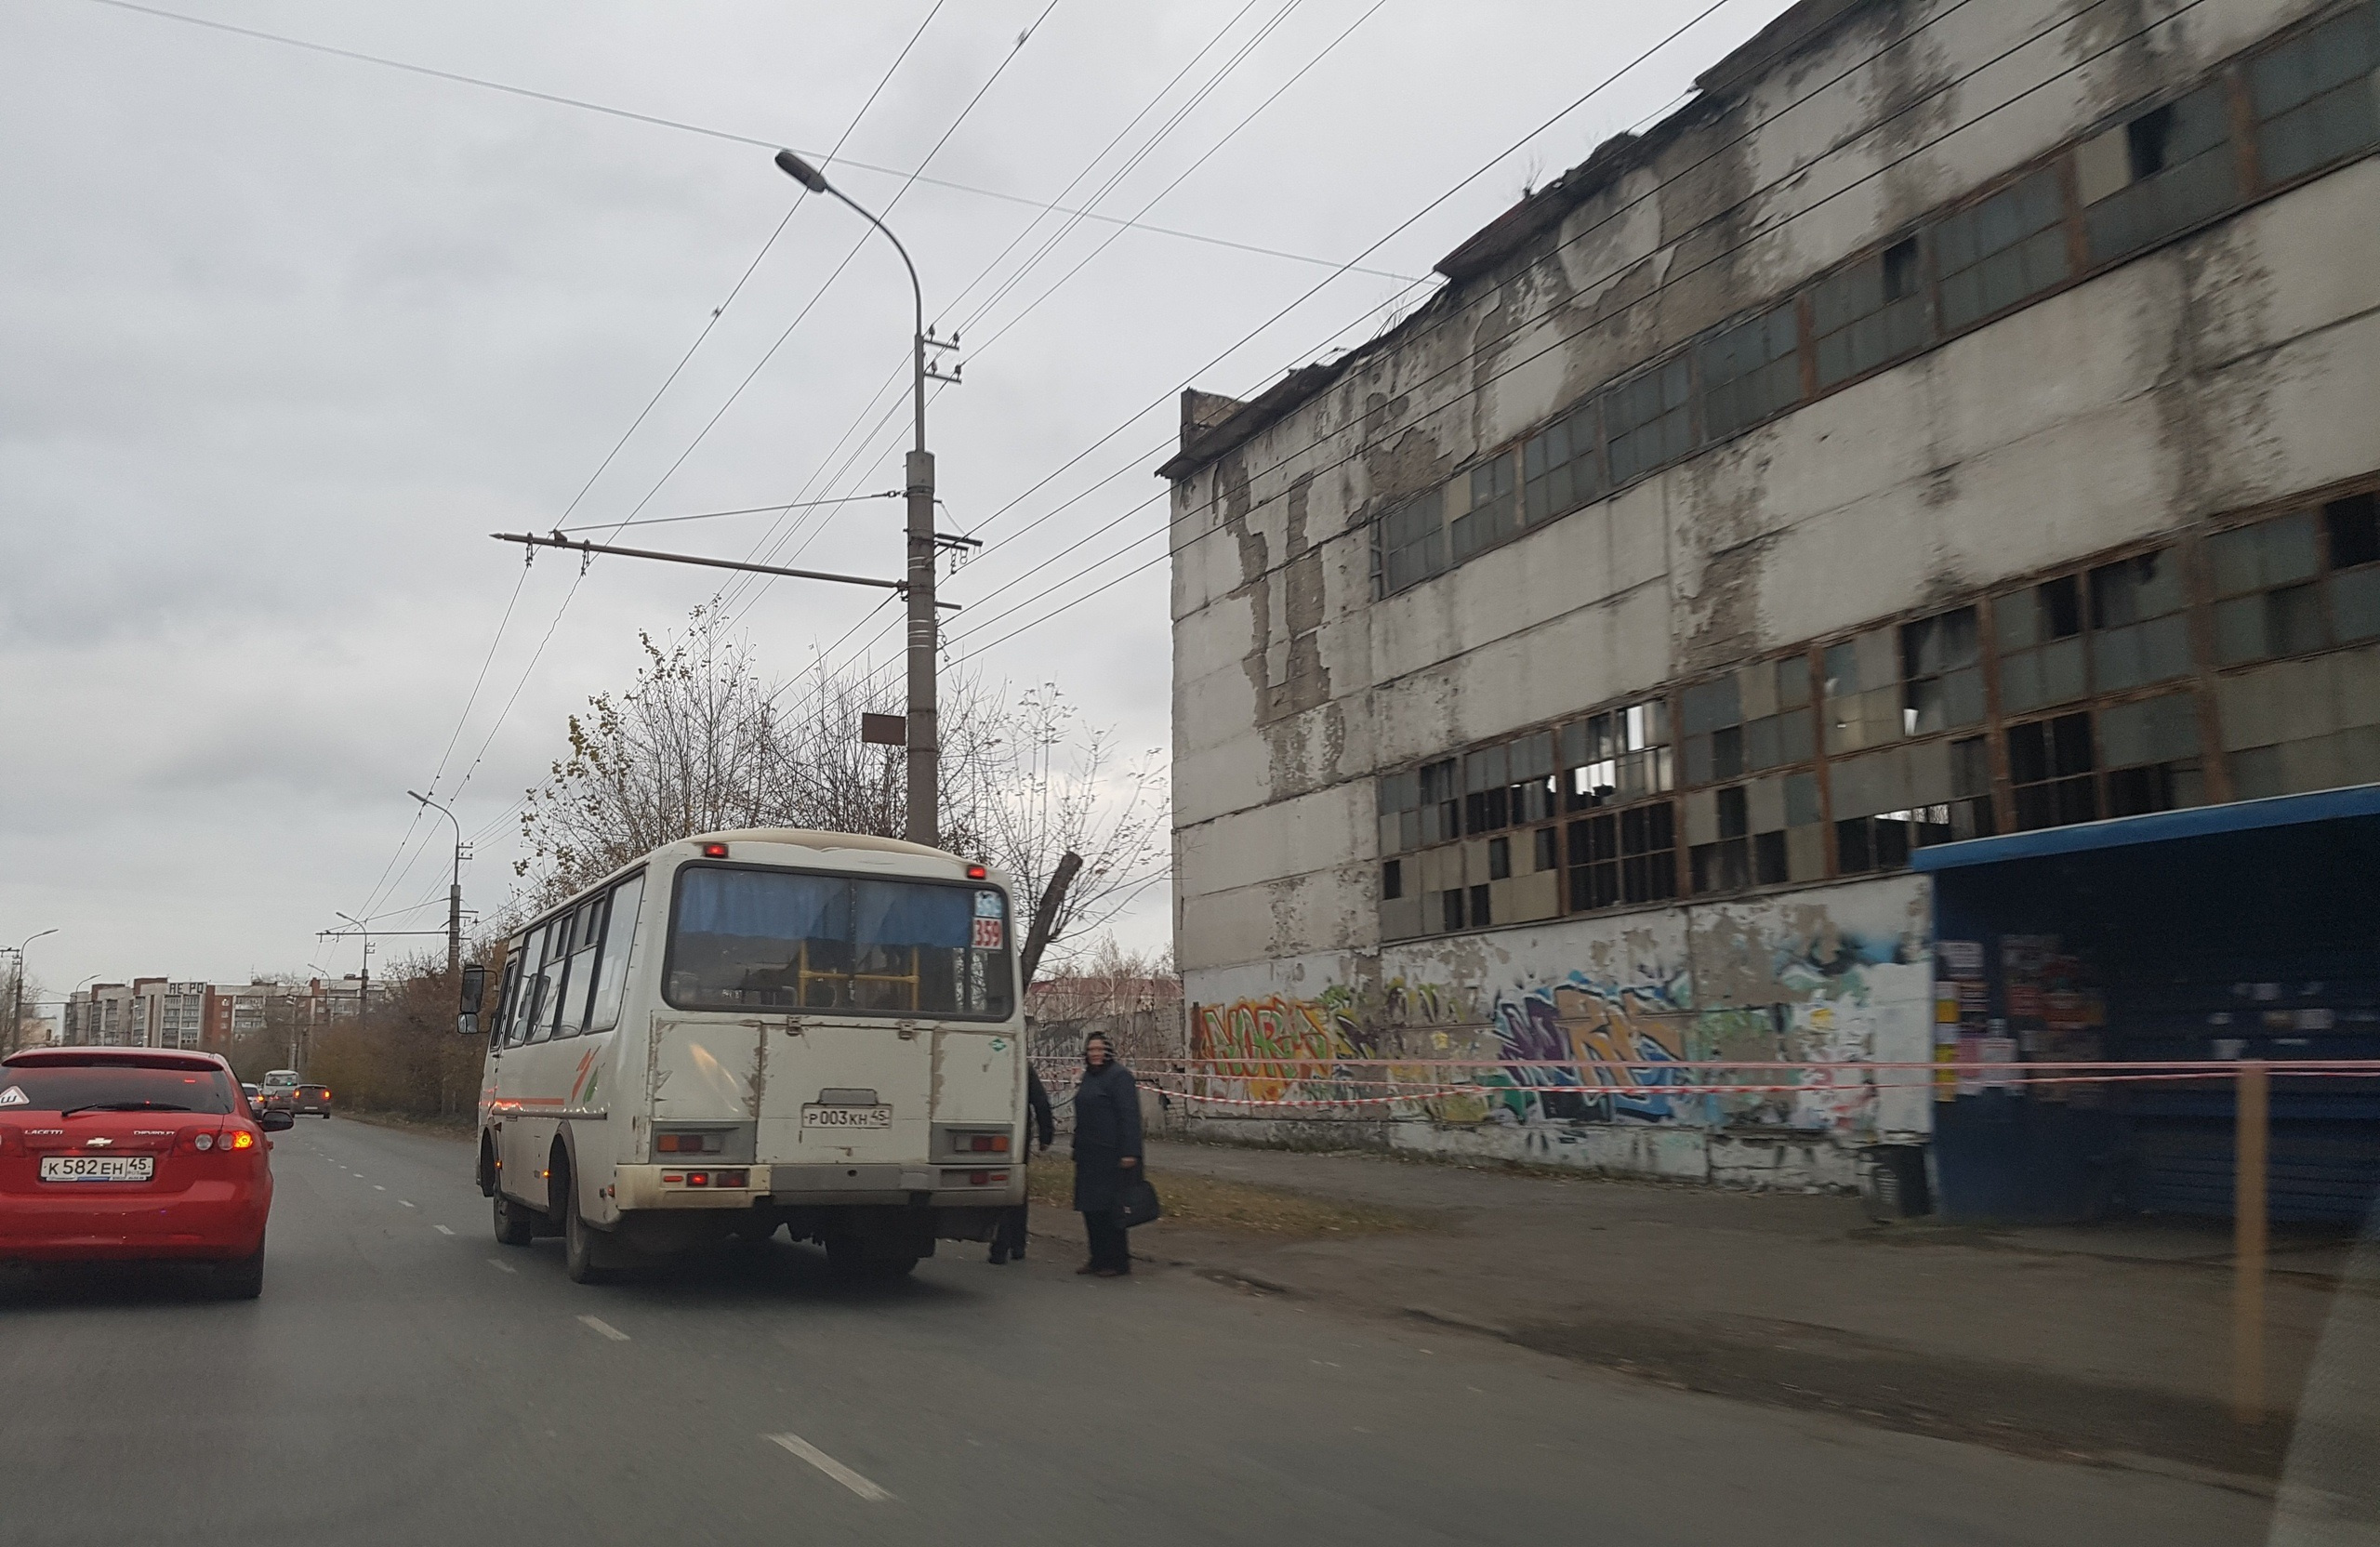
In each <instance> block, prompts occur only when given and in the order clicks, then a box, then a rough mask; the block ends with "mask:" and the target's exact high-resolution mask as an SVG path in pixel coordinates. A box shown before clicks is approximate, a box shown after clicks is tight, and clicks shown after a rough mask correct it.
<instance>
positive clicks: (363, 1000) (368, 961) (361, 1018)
mask: <svg viewBox="0 0 2380 1547" xmlns="http://www.w3.org/2000/svg"><path fill="white" fill-rule="evenodd" d="M331 911H332V912H334V913H337V912H338V910H337V908H333V909H332V910H331ZM338 916H339V917H340V918H342V919H346V920H347V921H348V922H349V923H350V924H353V925H354V926H355V930H356V932H357V933H358V934H361V935H362V936H364V981H363V983H362V985H360V986H359V987H358V988H357V989H356V992H355V1029H356V1030H358V1031H362V1030H363V1029H364V1027H366V1026H368V1025H371V1024H372V931H371V929H370V927H369V926H367V925H366V924H365V923H364V920H363V919H358V918H356V917H355V916H354V915H353V914H349V913H339V914H338Z"/></svg>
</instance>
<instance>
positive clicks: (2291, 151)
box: [2248, 6, 2380, 187]
mask: <svg viewBox="0 0 2380 1547" xmlns="http://www.w3.org/2000/svg"><path fill="white" fill-rule="evenodd" d="M2375 66H2380V12H2375V11H2374V10H2373V7H2370V6H2358V7H2356V8H2355V9H2353V10H2351V11H2348V12H2347V13H2346V14H2345V15H2342V16H2339V17H2335V18H2334V19H2333V20H2329V21H2326V22H2324V23H2323V24H2322V25H2321V26H2319V27H2316V28H2314V29H2313V30H2312V31H2311V32H2308V33H2305V34H2303V35H2302V36H2300V37H2297V38H2295V39H2293V40H2292V41H2290V42H2288V43H2284V44H2282V45H2281V46H2280V47H2278V48H2275V49H2273V50H2272V51H2271V52H2270V53H2268V54H2265V55H2263V56H2262V57H2261V58H2258V59H2253V60H2251V61H2249V64H2248V101H2249V105H2250V110H2251V111H2252V112H2254V114H2255V120H2256V170H2257V173H2258V175H2259V176H2260V177H2261V178H2262V179H2264V182H2265V183H2266V185H2267V186H2268V187H2269V186H2270V185H2272V184H2274V183H2280V182H2287V181H2288V180H2289V179H2292V178H2295V177H2302V176H2303V175H2305V174H2306V173H2307V172H2310V171H2313V170H2314V169H2315V168H2316V167H2319V166H2323V165H2328V164H2329V163H2331V162H2334V161H2338V160H2341V159H2343V158H2345V157H2347V156H2351V155H2354V154H2356V153H2357V152H2360V151H2364V150H2368V149H2370V148H2371V146H2372V144H2373V141H2374V140H2376V139H2380V112H2375V104H2374V100H2373V80H2372V73H2373V69H2374V67H2375Z"/></svg>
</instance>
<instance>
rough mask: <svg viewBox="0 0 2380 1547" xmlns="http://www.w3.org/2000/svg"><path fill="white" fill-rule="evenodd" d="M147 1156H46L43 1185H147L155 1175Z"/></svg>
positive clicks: (151, 1159)
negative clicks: (101, 1183) (92, 1183)
mask: <svg viewBox="0 0 2380 1547" xmlns="http://www.w3.org/2000/svg"><path fill="white" fill-rule="evenodd" d="M156 1170H157V1159H156V1157H154V1156H150V1155H45V1156H43V1157H42V1159H41V1179H42V1180H43V1181H44V1182H146V1181H148V1180H149V1179H150V1178H151V1177H152V1176H154V1175H155V1174H156Z"/></svg>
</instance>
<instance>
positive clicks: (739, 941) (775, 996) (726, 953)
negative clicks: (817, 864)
mask: <svg viewBox="0 0 2380 1547" xmlns="http://www.w3.org/2000/svg"><path fill="white" fill-rule="evenodd" d="M850 939H851V883H850V882H849V881H847V880H845V879H841V878H840V877H829V876H801V875H793V874H788V873H787V872H784V871H763V870H709V869H691V870H686V871H683V872H681V874H680V877H679V881H678V916H677V920H676V928H675V930H674V939H673V941H672V944H671V951H670V998H672V999H674V1000H675V1001H676V1002H678V1003H680V1004H683V1005H698V1004H716V1005H726V1006H741V1005H764V1006H776V1005H788V1006H789V1005H793V1004H797V1003H809V1002H813V998H815V1001H816V1002H817V1003H819V1004H821V1005H826V1004H832V1003H834V1002H836V1000H837V999H838V998H840V993H839V991H838V990H836V989H835V988H834V986H833V985H830V984H824V983H813V984H812V986H813V988H816V989H819V990H820V991H821V992H823V993H824V994H825V996H826V997H825V998H816V996H812V995H805V994H804V993H803V992H802V987H801V985H802V984H803V983H804V982H805V981H808V980H812V979H815V978H817V977H818V975H819V974H821V973H829V974H832V973H840V972H849V971H850V967H849V959H850V948H849V944H848V943H849V941H850ZM805 945H806V946H807V947H808V948H807V950H806V951H805V949H804V946H805Z"/></svg>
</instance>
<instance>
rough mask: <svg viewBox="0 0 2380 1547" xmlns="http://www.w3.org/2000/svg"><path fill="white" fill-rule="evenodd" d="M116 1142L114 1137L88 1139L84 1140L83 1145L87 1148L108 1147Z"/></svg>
mask: <svg viewBox="0 0 2380 1547" xmlns="http://www.w3.org/2000/svg"><path fill="white" fill-rule="evenodd" d="M114 1143H115V1141H114V1140H113V1139H86V1140H84V1141H83V1147H84V1148H86V1149H106V1148H107V1147H108V1146H109V1145H111V1144H114Z"/></svg>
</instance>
